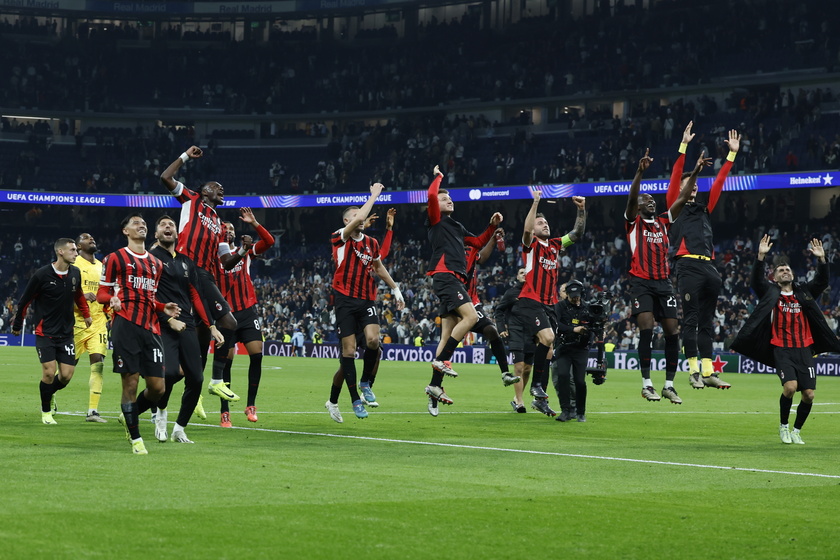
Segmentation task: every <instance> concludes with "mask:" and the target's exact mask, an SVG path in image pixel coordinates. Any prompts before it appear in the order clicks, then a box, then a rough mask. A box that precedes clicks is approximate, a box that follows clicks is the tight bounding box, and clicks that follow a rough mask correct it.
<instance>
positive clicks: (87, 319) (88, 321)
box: [85, 317, 93, 329]
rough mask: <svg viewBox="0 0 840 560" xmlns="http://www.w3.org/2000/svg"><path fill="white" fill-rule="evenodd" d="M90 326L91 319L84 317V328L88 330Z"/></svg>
mask: <svg viewBox="0 0 840 560" xmlns="http://www.w3.org/2000/svg"><path fill="white" fill-rule="evenodd" d="M92 324H93V319H92V318H90V317H85V328H86V329H89V328H90V326H91V325H92Z"/></svg>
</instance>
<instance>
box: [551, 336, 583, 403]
mask: <svg viewBox="0 0 840 560" xmlns="http://www.w3.org/2000/svg"><path fill="white" fill-rule="evenodd" d="M588 361H589V349H588V348H568V347H562V346H561V347H560V348H558V349H557V354H556V355H555V356H554V362H553V363H552V365H551V380H552V381H553V382H554V390H555V391H557V398H558V399H559V400H560V410H562V411H564V412H574V413H576V414H586V364H587V362H588ZM573 387H574V394H572V391H573V389H572V388H573Z"/></svg>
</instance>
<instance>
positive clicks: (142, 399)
mask: <svg viewBox="0 0 840 560" xmlns="http://www.w3.org/2000/svg"><path fill="white" fill-rule="evenodd" d="M153 404H157V403H156V402H152V401H151V400H150V399H149V397H147V396H146V391H142V392H141V393H140V394H139V395H137V402H136V403H134V406H135V411H136V412H135V413H136V414H137V416H140V415H141V414H143V413H144V412H146V411H147V410H149V409H150V408H152V405H153Z"/></svg>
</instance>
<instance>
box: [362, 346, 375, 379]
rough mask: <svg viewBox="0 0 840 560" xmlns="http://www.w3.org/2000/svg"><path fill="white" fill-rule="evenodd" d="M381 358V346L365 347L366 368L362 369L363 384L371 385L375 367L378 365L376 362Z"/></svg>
mask: <svg viewBox="0 0 840 560" xmlns="http://www.w3.org/2000/svg"><path fill="white" fill-rule="evenodd" d="M377 360H379V348H376V349H371V348H365V354H364V364H365V365H364V369H363V370H362V380H361V382H362V383H363V384H367V385H370V383H371V381H372V380H373V368H374V367H376V362H377Z"/></svg>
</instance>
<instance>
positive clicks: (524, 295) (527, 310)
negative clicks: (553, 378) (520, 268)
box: [515, 188, 586, 416]
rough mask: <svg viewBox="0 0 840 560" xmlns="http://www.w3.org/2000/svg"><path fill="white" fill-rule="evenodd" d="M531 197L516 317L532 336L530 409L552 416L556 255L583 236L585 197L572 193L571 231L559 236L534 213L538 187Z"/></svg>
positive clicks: (557, 259)
mask: <svg viewBox="0 0 840 560" xmlns="http://www.w3.org/2000/svg"><path fill="white" fill-rule="evenodd" d="M531 195H532V196H533V197H534V201H533V203H531V208H530V210H529V211H528V215H527V216H526V217H525V227H524V230H523V232H522V252H523V260H524V261H525V284H524V285H523V286H522V291H521V292H520V293H519V302H518V303H517V304H516V308H515V311H516V316H517V317H518V319H519V322H520V323H521V324H522V327H523V329H524V331H525V338H526V339H533V338H535V337H536V348H535V349H534V368H533V375H532V376H531V396H532V397H534V400H533V401H531V408H533V409H534V410H537V411H539V412H542V413H543V414H545V415H546V416H556V415H557V413H556V412H554V411H553V410H552V409H551V407H550V406H549V405H548V394H547V393H546V392H545V388H546V387H547V386H548V378H549V372H548V354H549V351H550V350H551V346H552V345H553V344H554V332H555V331H556V330H557V324H556V323H557V315H556V314H555V312H554V306H555V305H556V304H557V276H558V272H559V270H558V269H559V268H560V254H561V253H562V251H563V248H564V247H568V246H570V245H572V244H573V243H575V242H577V241H579V240H580V239H581V238H582V237H583V232H584V230H585V229H586V198H584V197H582V196H573V197H572V202H573V203H574V205H575V206H576V207H577V217H576V218H575V225H574V228H572V230H571V231H570V232H569V233H567V234H566V235H564V236H562V237H551V227H550V226H549V225H548V220H547V219H546V218H545V216H544V215H543V214H541V213H537V208H538V207H539V205H540V199H541V197H542V193H541V192H540V190H539V189H538V188H532V189H531Z"/></svg>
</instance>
